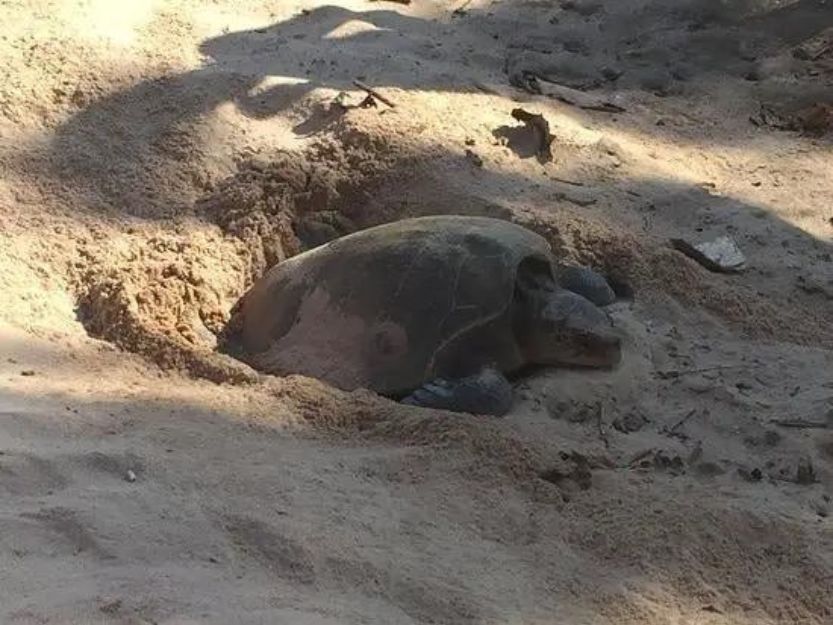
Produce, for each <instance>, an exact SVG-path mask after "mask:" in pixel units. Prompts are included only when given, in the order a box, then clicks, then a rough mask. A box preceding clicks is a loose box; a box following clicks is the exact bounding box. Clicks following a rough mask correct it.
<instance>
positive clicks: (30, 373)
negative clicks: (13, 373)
mask: <svg viewBox="0 0 833 625" xmlns="http://www.w3.org/2000/svg"><path fill="white" fill-rule="evenodd" d="M20 375H22V376H23V377H24V378H31V377H32V376H33V375H35V372H34V370H33V369H24V370H23V371H21V372H20Z"/></svg>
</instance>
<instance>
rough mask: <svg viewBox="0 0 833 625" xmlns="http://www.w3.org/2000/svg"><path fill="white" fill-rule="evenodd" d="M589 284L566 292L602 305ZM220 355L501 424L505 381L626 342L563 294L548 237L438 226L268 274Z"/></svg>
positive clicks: (584, 303) (304, 258) (595, 282)
mask: <svg viewBox="0 0 833 625" xmlns="http://www.w3.org/2000/svg"><path fill="white" fill-rule="evenodd" d="M587 275H590V274H586V275H585V277H584V278H581V276H579V279H576V278H575V276H573V278H574V279H572V280H571V282H572V283H573V284H575V285H578V286H579V287H581V286H582V285H590V287H592V288H590V289H589V293H588V295H589V296H591V297H594V296H601V299H605V298H608V296H609V295H610V293H608V291H609V287H607V288H608V291H605V290H604V289H599V285H600V283H599V280H601V278H598V276H596V278H593V277H592V276H591V279H589V280H587V279H585V278H586V277H587ZM604 286H607V285H606V283H605V285H604ZM220 349H221V351H223V352H225V353H228V354H230V355H232V356H235V357H237V358H239V359H240V360H243V361H244V362H247V363H248V364H250V365H251V366H253V367H254V368H255V369H258V370H260V371H263V372H266V373H275V374H288V373H298V374H304V375H308V376H311V377H316V378H319V379H322V380H325V381H327V382H329V383H331V384H333V385H334V386H336V387H339V388H342V389H345V390H352V389H356V388H362V387H363V388H369V389H372V390H374V391H376V392H378V393H380V394H383V395H386V396H389V397H393V398H396V399H400V400H404V401H405V402H406V403H411V404H417V405H423V406H435V407H441V408H446V409H450V410H459V411H464V412H477V413H481V414H489V413H491V414H502V413H505V412H506V411H507V410H508V408H509V403H511V386H510V385H509V383H508V381H507V380H506V378H505V377H504V375H506V374H512V373H515V372H517V371H519V370H521V369H522V368H524V367H525V366H527V365H573V366H589V367H607V368H609V367H613V366H615V365H616V364H617V363H618V362H619V359H620V335H619V332H618V331H617V330H615V329H614V328H613V325H612V322H611V320H610V317H609V316H608V315H607V313H605V312H604V311H602V310H601V309H600V308H599V307H597V306H596V305H595V304H593V303H592V302H591V301H589V299H586V298H585V297H583V296H581V295H579V294H577V293H575V292H572V291H570V290H568V289H565V288H563V287H561V286H559V284H558V283H557V266H556V265H555V264H554V262H553V258H552V255H551V249H550V246H549V244H548V243H547V241H546V240H545V239H544V238H543V237H541V236H539V235H537V234H535V233H534V232H531V231H530V230H527V229H526V228H523V227H521V226H519V225H517V224H514V223H511V222H508V221H504V220H499V219H492V218H486V217H467V216H448V215H446V216H432V217H418V218H413V219H405V220H401V221H397V222H393V223H389V224H385V225H381V226H376V227H373V228H369V229H367V230H362V231H360V232H357V233H354V234H350V235H348V236H345V237H342V238H340V239H336V240H334V241H331V242H330V243H327V244H325V245H322V246H320V247H317V248H314V249H312V250H309V251H307V252H304V253H302V254H299V255H298V256H295V257H293V258H290V259H288V260H285V261H283V262H281V263H279V264H277V265H275V266H274V267H272V268H271V269H270V270H269V271H268V272H267V273H266V274H265V275H264V276H263V277H261V278H260V279H259V280H258V281H257V282H256V283H255V284H254V285H253V286H252V288H251V289H250V290H249V291H248V292H247V293H246V294H245V295H244V296H243V297H242V298H241V299H240V301H239V302H238V303H237V305H236V306H235V308H234V309H233V310H232V315H231V319H230V321H229V323H228V325H227V327H226V328H225V330H224V332H223V335H222V337H221V340H220Z"/></svg>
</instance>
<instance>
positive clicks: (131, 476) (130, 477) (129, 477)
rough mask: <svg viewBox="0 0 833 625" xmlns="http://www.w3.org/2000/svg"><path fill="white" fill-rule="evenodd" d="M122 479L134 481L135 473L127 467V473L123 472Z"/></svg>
mask: <svg viewBox="0 0 833 625" xmlns="http://www.w3.org/2000/svg"><path fill="white" fill-rule="evenodd" d="M124 479H125V480H127V481H128V482H135V481H136V474H135V473H134V472H133V471H132V470H131V469H128V470H127V473H125V475H124Z"/></svg>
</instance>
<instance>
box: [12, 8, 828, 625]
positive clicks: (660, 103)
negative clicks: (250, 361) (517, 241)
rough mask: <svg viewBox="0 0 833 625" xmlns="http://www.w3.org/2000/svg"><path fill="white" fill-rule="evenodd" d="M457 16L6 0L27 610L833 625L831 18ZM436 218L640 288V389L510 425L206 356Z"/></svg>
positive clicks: (591, 382)
mask: <svg viewBox="0 0 833 625" xmlns="http://www.w3.org/2000/svg"><path fill="white" fill-rule="evenodd" d="M463 4H464V3H459V5H458V4H449V3H444V2H435V1H431V2H429V1H426V2H422V1H420V0H413V1H412V2H411V4H409V5H403V4H399V3H391V2H360V1H346V2H342V1H340V0H339V1H338V2H337V3H335V4H330V5H324V4H321V3H316V2H314V1H313V0H303V1H301V2H298V3H295V4H293V5H285V6H284V5H283V4H276V3H272V2H265V1H258V2H250V3H245V6H242V5H241V3H234V2H226V1H219V2H215V3H212V4H211V5H210V6H208V5H206V3H201V2H195V1H194V2H192V1H190V0H188V1H184V2H170V1H166V0H160V1H158V2H146V3H133V4H129V5H124V6H119V7H115V6H111V3H107V2H80V1H76V0H68V1H67V2H63V3H59V4H58V5H57V6H55V5H54V3H47V2H27V3H9V2H7V3H2V12H3V14H4V15H3V16H4V18H6V19H4V24H3V25H2V26H0V35H2V37H0V56H2V57H3V58H4V66H5V68H6V72H7V77H6V79H5V80H4V82H3V84H2V85H0V266H1V267H2V272H0V288H2V291H3V294H4V297H3V298H2V300H0V414H2V417H0V494H2V502H1V503H0V579H2V580H3V581H2V584H0V621H1V622H3V623H6V622H8V623H10V624H12V623H14V624H17V623H25V624H29V623H61V624H63V623H72V624H74V623H108V624H109V623H113V624H116V623H119V624H128V623H130V624H148V623H154V624H158V625H174V624H178V625H183V624H185V623H188V624H192V623H206V624H208V623H216V624H225V623H245V624H249V623H251V624H255V623H276V622H288V623H310V624H325V623H327V624H329V623H386V624H387V623H449V624H451V623H454V624H459V623H484V624H486V623H489V624H491V623H513V624H514V623H518V624H525V625H526V624H537V623H553V622H558V623H570V624H573V623H575V624H585V623H587V624H596V623H598V624H605V623H611V624H612V623H616V624H617V625H618V624H631V623H632V624H634V625H635V624H637V623H638V624H640V625H642V624H646V623H648V624H654V623H656V624H657V625H659V624H665V623H670V622H678V623H704V624H726V625H729V624H732V625H736V624H747V623H748V624H752V623H754V624H756V625H758V624H761V623H766V624H773V625H774V624H779V625H780V624H782V623H802V624H818V625H822V624H826V623H829V622H830V621H831V619H833V601H831V598H830V590H829V589H830V586H831V579H832V578H831V576H833V555H831V554H833V526H831V522H830V517H829V514H830V512H831V509H833V503H831V496H833V430H831V428H833V423H831V422H830V414H831V410H833V403H831V402H833V390H831V383H830V371H831V370H833V351H832V350H833V331H832V330H831V327H833V326H831V321H833V313H831V311H833V308H831V302H833V256H832V255H833V249H831V233H833V229H831V223H830V219H831V213H830V206H829V198H830V197H831V194H833V175H831V174H833V156H831V154H833V152H831V150H830V140H831V135H830V133H829V132H828V131H829V121H828V117H829V116H828V115H827V111H828V108H829V107H830V106H831V104H833V103H831V102H830V101H829V94H830V93H831V87H833V52H831V51H830V49H831V48H830V46H831V44H833V9H831V8H830V7H829V6H827V4H825V3H822V2H815V1H812V0H796V1H785V2H764V1H763V0H760V1H758V0H750V1H748V2H706V1H701V0H692V1H691V2H685V3H679V2H671V1H665V0H652V1H643V0H628V1H626V2H621V1H620V2H595V1H586V2H585V1H581V2H578V1H577V2H563V3H560V4H555V3H543V4H542V3H539V2H516V1H514V0H505V1H503V2H495V3H491V4H487V3H483V2H478V1H475V2H471V3H468V4H465V6H460V5H463ZM455 9H457V10H456V11H455ZM531 77H532V78H531ZM533 78H534V80H533ZM356 81H358V82H359V83H360V84H361V85H365V86H370V87H371V89H373V90H377V91H378V92H379V93H381V94H382V95H383V96H384V99H386V100H388V102H387V103H386V102H385V101H384V100H382V99H380V98H372V97H371V98H370V99H369V100H368V98H367V96H368V94H367V91H366V90H365V89H363V88H362V87H360V86H357V85H356ZM536 81H537V82H536ZM553 84H555V85H558V89H557V90H556V89H555V88H554V87H548V86H547V85H553ZM534 85H538V86H539V88H538V89H537V91H538V92H536V88H535V87H534ZM570 89H572V90H579V91H580V93H581V94H584V95H582V96H580V98H579V100H576V99H575V97H573V102H572V103H568V102H565V101H563V100H561V99H558V98H553V97H548V96H547V95H546V93H548V92H550V93H556V92H557V93H559V94H562V95H563V94H565V93H566V94H568V95H569V94H571V93H573V92H571V91H568V90H570ZM548 90H549V91H548ZM588 98H589V99H588ZM567 99H570V98H567ZM588 102H589V103H590V104H589V105H587V103H588ZM595 102H606V103H608V105H606V106H605V107H598V106H595V105H594V104H593V103H595ZM582 103H584V104H585V105H584V106H582V105H581V104H582ZM611 103H612V105H611ZM391 104H392V105H393V106H391ZM577 104H578V105H577ZM517 108H522V109H524V110H526V111H528V112H529V113H530V114H533V115H538V114H540V115H543V116H544V118H545V119H546V121H547V123H548V125H549V132H550V133H551V134H552V141H551V143H550V144H549V149H550V151H551V152H552V159H551V160H549V158H547V159H542V158H539V155H538V154H537V153H536V151H535V150H534V149H532V150H530V149H529V146H528V145H527V143H524V141H523V140H521V139H524V137H525V135H524V133H525V132H526V130H524V128H523V126H522V124H519V123H518V122H517V121H516V119H515V118H514V117H513V114H512V112H513V110H515V109H517ZM527 138H528V137H527ZM444 213H450V214H468V215H488V216H493V217H500V218H503V219H511V220H513V221H516V222H518V223H520V224H523V225H525V226H527V227H529V228H531V229H533V230H535V231H536V232H538V233H540V234H542V235H543V236H545V237H546V238H547V239H548V240H549V241H550V243H551V244H552V246H553V249H554V251H555V253H556V254H557V255H559V256H560V257H563V258H567V259H571V260H577V261H581V262H585V263H588V264H590V265H593V266H595V267H597V268H598V269H600V270H603V271H604V272H605V273H607V274H608V275H611V276H612V277H613V278H615V279H616V280H617V281H619V282H620V283H622V284H623V285H627V287H628V288H629V289H630V290H632V292H633V298H632V299H631V300H628V301H623V302H620V303H617V304H615V305H614V306H613V307H612V309H611V314H612V315H613V316H614V318H615V320H616V323H617V325H618V326H620V327H622V328H623V329H624V330H625V331H626V332H627V335H628V341H627V345H626V349H625V358H624V361H623V364H622V366H620V367H619V368H618V369H616V370H615V371H611V372H603V371H595V372H587V371H567V370H559V371H540V372H536V373H535V374H533V375H531V376H529V377H526V378H524V379H522V380H520V381H518V382H517V384H516V388H515V392H516V403H515V405H514V407H513V409H512V411H511V412H510V414H509V415H508V416H507V417H505V418H503V419H499V420H496V419H487V418H483V417H476V416H467V415H451V414H445V413H441V412H432V411H421V410H416V409H411V408H408V407H405V406H401V405H399V404H396V403H393V402H390V401H388V400H385V399H383V398H380V397H378V396H376V395H374V394H372V393H370V392H368V391H364V390H359V391H355V392H353V393H344V392H341V391H338V390H335V389H333V388H331V387H328V386H326V385H325V384H322V383H320V382H318V381H315V380H312V379H308V378H304V377H300V376H289V377H287V378H274V377H270V376H264V375H261V374H259V373H257V372H256V371H254V370H252V369H251V368H249V367H248V366H246V365H244V364H243V363H240V362H238V361H236V360H234V359H232V358H230V357H227V356H223V355H221V354H218V353H217V352H216V346H217V337H218V334H219V333H220V331H221V330H222V328H223V327H224V325H225V323H226V322H227V320H228V319H229V314H230V311H231V310H232V307H233V306H234V304H235V302H236V301H237V300H238V298H239V297H240V296H241V295H242V294H243V293H244V292H245V291H246V289H247V288H248V287H249V286H250V285H251V284H252V282H253V281H254V280H255V279H257V277H258V276H260V275H262V274H263V272H264V271H266V270H267V269H268V268H269V267H270V266H272V265H273V264H275V263H277V262H280V261H281V260H283V259H285V258H288V257H290V256H292V255H295V254H297V253H299V252H300V251H303V250H305V249H308V248H310V247H312V246H315V245H318V244H321V243H323V242H325V241H328V240H331V239H333V238H336V237H338V236H341V235H343V234H347V233H349V232H353V231H355V230H358V229H361V228H365V227H368V226H371V225H375V224H379V223H384V222H388V221H392V220H395V219H400V218H403V217H409V216H415V215H427V214H444ZM718 236H731V237H732V238H733V239H734V240H735V241H736V242H737V244H738V246H739V247H740V249H741V250H742V251H743V253H744V255H745V256H746V259H747V269H746V270H745V271H744V272H742V273H738V274H731V275H730V274H725V275H724V274H717V273H712V272H709V271H707V270H706V269H704V268H703V267H701V266H700V265H698V264H697V263H696V262H694V261H693V260H692V259H690V258H688V257H686V256H684V255H682V254H681V253H679V252H677V251H675V250H673V249H672V248H671V246H670V245H669V244H668V240H669V239H670V238H672V237H684V238H687V239H690V240H692V241H696V242H699V241H703V240H711V239H714V238H716V237H718Z"/></svg>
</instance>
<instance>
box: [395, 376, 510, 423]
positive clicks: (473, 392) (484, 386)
mask: <svg viewBox="0 0 833 625" xmlns="http://www.w3.org/2000/svg"><path fill="white" fill-rule="evenodd" d="M402 403H403V404H409V405H411V406H419V407H421V408H437V409H440V410H450V411H452V412H468V413H471V414H483V415H494V416H498V417H500V416H503V415H505V414H506V413H507V412H509V408H510V407H511V406H512V385H511V384H510V383H509V380H507V379H506V377H505V376H504V375H503V374H502V373H500V372H499V371H497V370H495V369H490V368H487V369H483V370H482V371H481V372H480V373H477V374H475V375H470V376H467V377H464V378H459V379H455V380H446V379H444V378H435V379H433V380H430V381H428V382H426V383H425V384H423V385H422V386H420V387H419V388H418V389H416V390H415V391H414V392H412V393H411V394H410V395H408V396H407V397H405V398H404V399H403V400H402Z"/></svg>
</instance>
